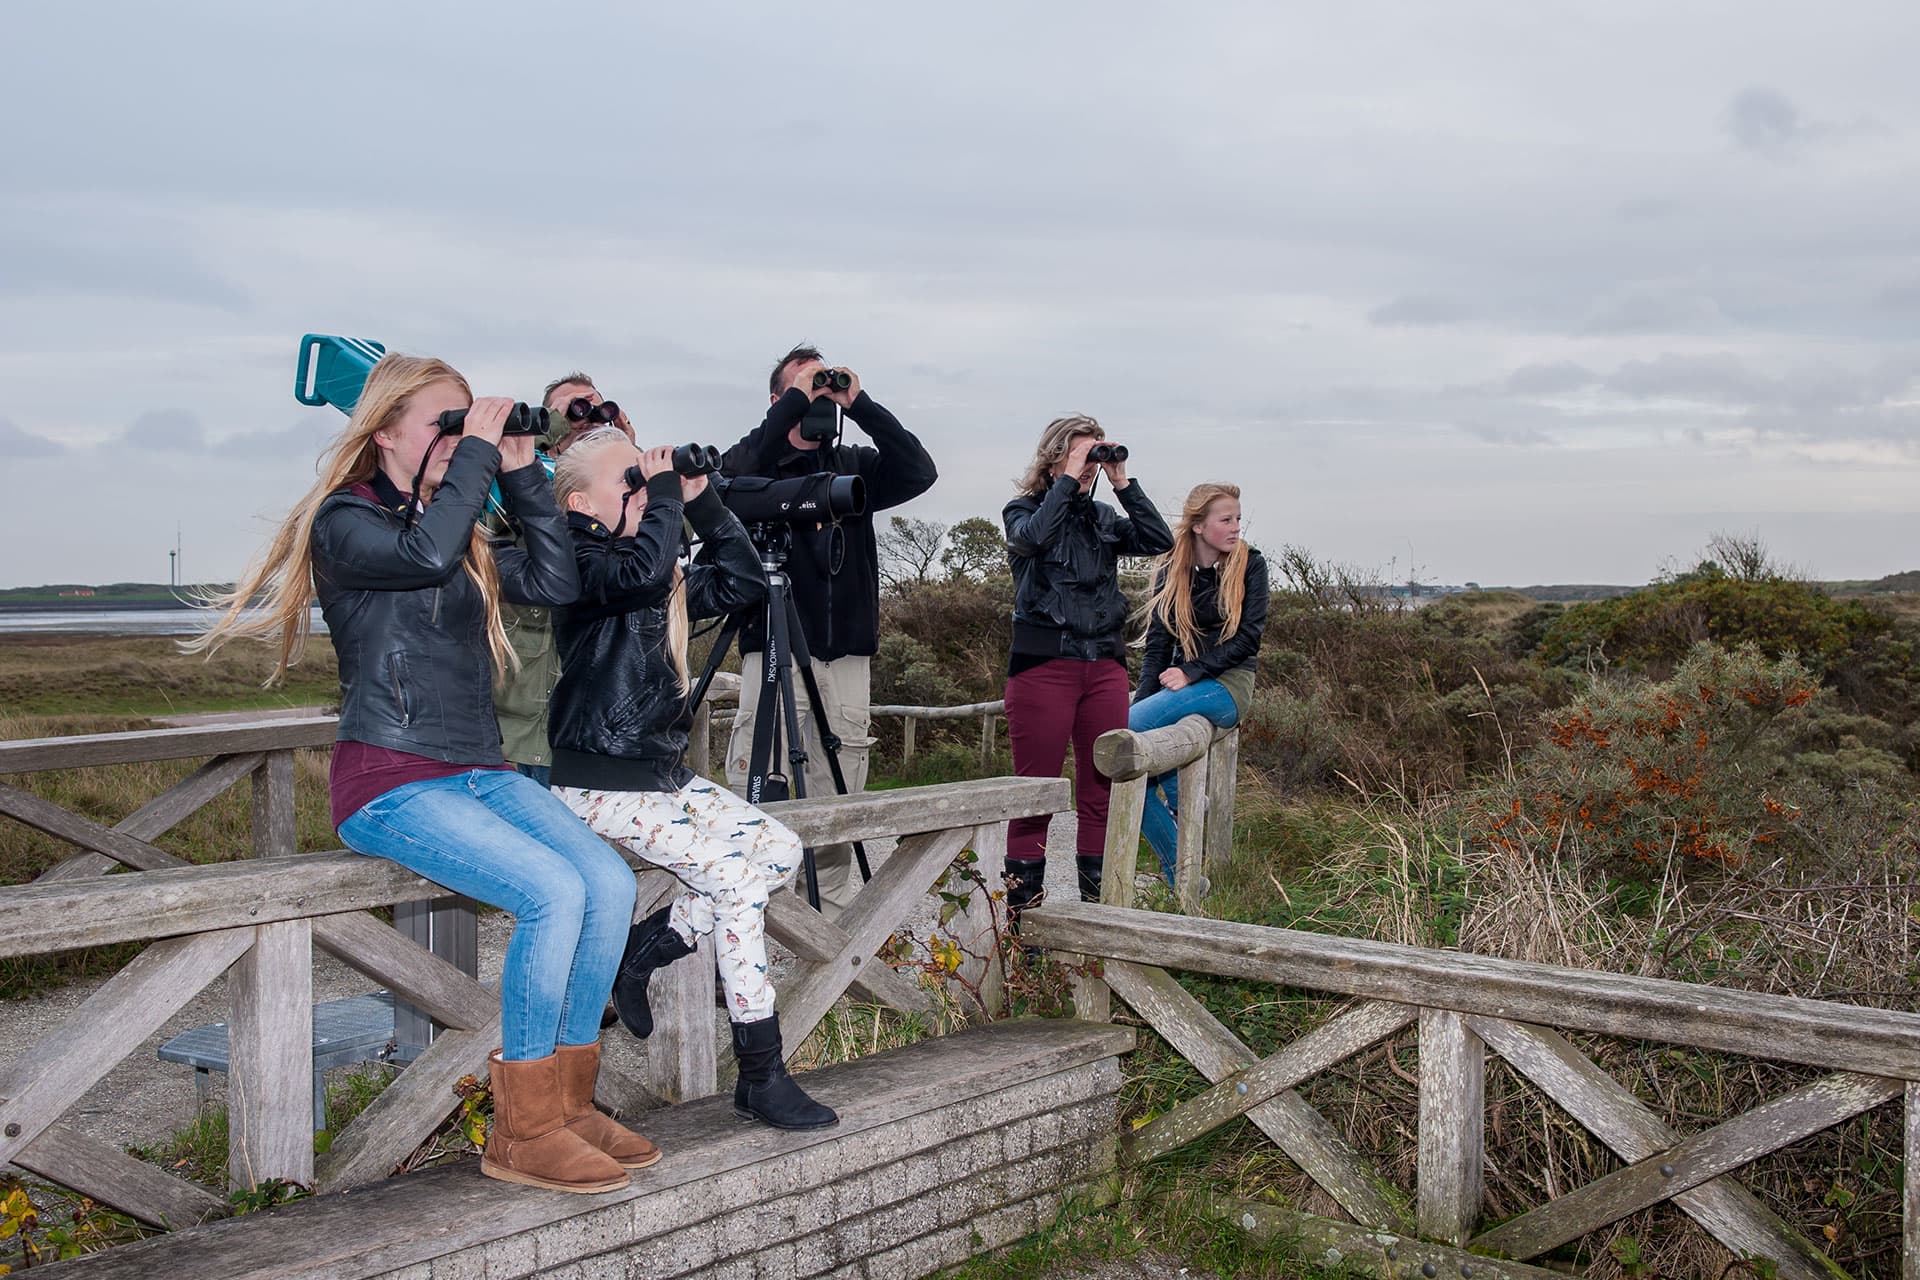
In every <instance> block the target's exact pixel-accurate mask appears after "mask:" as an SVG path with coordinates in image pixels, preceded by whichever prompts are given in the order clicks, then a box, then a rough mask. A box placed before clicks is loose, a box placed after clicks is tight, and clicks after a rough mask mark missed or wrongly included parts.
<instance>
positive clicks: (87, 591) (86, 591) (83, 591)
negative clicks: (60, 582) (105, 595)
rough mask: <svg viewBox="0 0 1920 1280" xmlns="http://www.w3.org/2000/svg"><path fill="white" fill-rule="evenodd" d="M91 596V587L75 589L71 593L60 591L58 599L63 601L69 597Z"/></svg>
mask: <svg viewBox="0 0 1920 1280" xmlns="http://www.w3.org/2000/svg"><path fill="white" fill-rule="evenodd" d="M92 594H93V588H92V587H75V588H74V589H73V590H71V591H62V592H61V593H60V598H61V599H62V600H65V599H67V598H69V597H71V596H90V595H92Z"/></svg>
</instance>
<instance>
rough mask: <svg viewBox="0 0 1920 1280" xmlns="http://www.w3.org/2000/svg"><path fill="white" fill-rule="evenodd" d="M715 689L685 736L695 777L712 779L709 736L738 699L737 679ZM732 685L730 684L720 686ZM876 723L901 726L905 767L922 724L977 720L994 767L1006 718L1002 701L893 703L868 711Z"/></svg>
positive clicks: (727, 721)
mask: <svg viewBox="0 0 1920 1280" xmlns="http://www.w3.org/2000/svg"><path fill="white" fill-rule="evenodd" d="M714 681H715V688H714V690H713V691H712V692H711V693H709V694H708V696H707V698H706V700H705V701H704V702H702V703H701V704H700V709H699V710H698V711H697V712H696V713H695V716H694V723H693V728H692V730H691V731H690V733H689V735H688V740H689V746H688V763H689V765H690V766H691V767H692V768H693V769H694V771H695V772H696V773H699V774H701V775H702V776H703V777H709V778H710V777H712V776H713V775H712V774H711V773H708V772H707V768H706V766H707V762H708V759H709V754H710V748H709V746H708V744H709V742H710V741H711V735H712V733H713V731H714V730H715V729H718V728H724V727H726V726H728V725H731V724H732V723H733V717H734V714H735V713H734V712H733V711H730V710H726V709H724V708H725V706H726V705H727V704H737V703H738V702H739V699H740V688H739V686H740V678H739V677H738V676H735V675H731V674H729V673H727V672H722V673H721V674H720V675H718V676H715V677H714ZM722 681H731V682H732V683H731V684H722V683H721V682H722ZM868 710H869V711H870V712H871V713H872V715H873V717H874V718H875V719H877V720H881V719H893V720H899V721H901V726H900V763H901V764H906V763H907V762H908V761H910V760H912V759H913V755H914V750H915V748H916V746H917V743H916V737H917V729H918V726H919V723H920V721H922V720H971V719H973V718H974V717H975V716H978V717H979V718H980V763H981V764H982V765H983V766H984V765H988V764H991V763H993V748H994V742H995V738H996V733H995V728H994V726H995V723H996V722H997V721H998V720H1000V719H1002V718H1004V717H1005V716H1006V714H1007V704H1006V702H1005V700H1004V699H995V700H994V701H992V702H967V703H962V704H960V705H959V706H953V707H916V706H906V705H901V704H895V703H880V704H877V705H875V706H873V707H870V708H868Z"/></svg>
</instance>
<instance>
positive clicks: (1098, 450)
mask: <svg viewBox="0 0 1920 1280" xmlns="http://www.w3.org/2000/svg"><path fill="white" fill-rule="evenodd" d="M1126 460H1127V446H1125V445H1123V444H1107V443H1105V442H1104V441H1103V442H1102V443H1100V444H1097V445H1095V446H1093V448H1091V449H1089V450H1087V461H1088V462H1125V461H1126Z"/></svg>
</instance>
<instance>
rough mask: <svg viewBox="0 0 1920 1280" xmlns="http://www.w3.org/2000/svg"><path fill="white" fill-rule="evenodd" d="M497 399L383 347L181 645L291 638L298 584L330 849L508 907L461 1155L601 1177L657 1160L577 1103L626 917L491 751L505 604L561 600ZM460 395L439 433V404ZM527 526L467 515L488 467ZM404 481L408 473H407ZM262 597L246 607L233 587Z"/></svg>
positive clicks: (549, 809)
mask: <svg viewBox="0 0 1920 1280" xmlns="http://www.w3.org/2000/svg"><path fill="white" fill-rule="evenodd" d="M512 410H513V402H512V401H510V400H502V399H483V400H477V401H476V400H474V399H473V396H472V393H471V392H470V391H469V390H468V387H467V382H466V380H465V379H464V378H462V377H461V376H460V375H459V374H458V373H457V372H455V371H454V370H453V369H452V368H451V367H450V366H448V365H447V364H445V363H443V362H441V361H439V360H432V359H426V358H422V357H418V356H401V355H389V356H386V357H385V358H383V359H382V360H381V361H380V362H379V363H378V364H376V365H375V366H374V367H373V369H372V371H371V373H370V374H369V375H368V377H367V380H366V385H365V387H364V389H363V390H362V391H361V393H360V398H359V402H358V403H357V404H356V405H355V407H354V410H353V415H352V417H351V418H350V419H349V420H348V422H347V425H346V428H345V429H344V430H343V431H342V432H341V434H340V436H339V438H338V439H336V440H335V441H334V443H333V445H332V446H331V447H330V448H329V449H328V451H327V452H326V454H325V455H323V457H322V459H321V466H320V473H321V478H320V480H319V482H318V483H317V484H315V485H314V487H313V488H312V489H311V490H309V491H308V493H307V495H306V497H305V498H303V499H302V500H301V501H300V503H299V505H298V506H296V507H295V508H294V509H293V512H292V514H290V515H289V516H288V517H287V518H286V520H285V521H283V522H282V524H281V526H280V529H279V532H278V533H277V534H276V536H275V537H274V540H273V542H272V544H271V545H270V547H269V548H268V550H267V551H266V553H265V554H264V555H263V556H261V557H260V558H259V559H258V560H256V561H255V562H254V563H253V564H252V565H251V566H250V567H249V568H248V570H247V572H246V574H245V575H244V576H243V577H242V579H241V581H240V582H239V584H238V585H237V586H236V587H235V588H234V589H233V590H232V591H231V592H229V593H227V594H226V595H225V596H223V597H221V598H220V601H219V603H220V604H221V605H222V606H223V608H224V612H223V613H222V614H221V616H220V617H219V618H218V620H217V621H216V622H215V623H214V624H213V625H212V626H211V627H210V628H209V629H208V630H207V631H205V632H204V633H202V634H201V635H200V636H199V637H197V638H196V640H195V641H194V642H193V644H192V646H191V647H193V648H195V649H198V650H200V651H202V652H212V651H213V650H214V649H216V648H218V647H219V646H220V645H222V644H223V643H225V642H226V641H227V640H229V639H232V638H233V637H235V636H252V637H256V638H261V639H269V638H271V639H277V640H278V642H279V645H280V661H279V665H278V666H277V668H276V670H275V676H276V677H278V676H280V675H284V674H285V671H286V669H287V667H288V666H289V665H291V664H292V663H293V662H295V661H297V660H298V658H299V654H300V650H301V648H302V645H303V643H304V641H305V639H306V633H307V627H308V618H309V615H310V611H311V607H312V604H313V601H314V599H315V598H316V596H317V597H318V599H319V602H320V608H321V611H322V613H323V614H324V615H325V616H326V620H327V626H328V628H329V629H330V630H331V632H332V637H333V644H334V648H335V650H336V651H337V653H338V655H339V663H340V727H339V742H338V745H337V746H336V747H335V748H334V753H333V765H332V774H331V778H330V781H329V788H330V791H331V796H332V803H333V820H334V825H335V826H336V827H337V828H338V830H339V833H340V838H341V839H342V840H343V841H345V842H346V844H347V846H348V847H349V848H352V849H355V850H357V851H359V852H361V853H364V854H370V855H372V856H375V857H381V858H387V859H390V860H391V861H394V862H397V863H399V864H400V865H401V866H404V867H406V868H407V869H409V870H411V871H414V872H416V873H418V874H419V875H421V876H424V877H425V878H426V879H428V880H431V881H433V882H434V883H436V884H439V885H443V886H445V887H446V888H447V889H448V890H449V891H450V892H452V893H458V894H464V895H466V896H468V897H472V898H477V899H479V900H480V901H481V902H485V903H489V904H491V905H494V906H497V907H500V908H502V909H503V910H505V911H508V912H511V913H512V914H513V916H514V930H513V938H512V941H511V942H509V943H508V946H507V954H506V963H505V968H504V970H503V972H502V974H501V980H500V1006H501V1009H500V1013H501V1032H500V1034H501V1047H500V1048H499V1049H497V1050H495V1051H494V1053H493V1055H492V1056H491V1058H490V1059H489V1066H490V1075H491V1076H492V1082H493V1099H494V1115H493V1127H492V1130H491V1132H490V1134H489V1137H488V1141H487V1144H486V1150H485V1152H484V1153H483V1155H482V1157H481V1162H480V1169H481V1172H482V1173H484V1174H486V1175H488V1176H489V1177H494V1178H500V1179H503V1180H506V1181H509V1182H522V1183H530V1184H532V1185H534V1186H539V1187H547V1188H550V1189H553V1190H556V1191H574V1192H600V1191H614V1190H618V1189H619V1188H621V1187H624V1186H626V1185H627V1181H628V1176H627V1170H628V1169H637V1168H644V1167H646V1166H647V1165H650V1164H653V1163H654V1162H655V1161H657V1160H658V1159H659V1158H660V1152H659V1149H658V1148H657V1147H655V1146H654V1145H653V1144H652V1143H651V1142H649V1141H648V1140H647V1139H645V1138H643V1137H641V1136H640V1135H639V1134H637V1133H633V1132H632V1131H630V1130H628V1129H626V1128H624V1127H622V1126H621V1125H618V1124H616V1123H614V1122H613V1121H612V1120H610V1119H608V1118H607V1117H606V1116H603V1115H601V1114H600V1113H599V1112H598V1111H596V1110H595V1109H594V1106H593V1086H594V1080H595V1078H596V1076H597V1075H598V1073H599V1066H600V1044H599V1039H600V1013H601V1010H602V1009H603V1008H604V1007H605V1005H606V999H607V992H608V989H609V988H610V987H611V986H612V983H613V977H614V971H615V969H616V968H617V967H618V965H619V962H620V951H621V944H622V939H623V937H624V936H625V933H626V930H627V926H628V924H629V923H630V922H631V921H632V919H633V899H634V880H633V873H632V871H631V870H630V869H629V868H628V867H627V865H626V863H625V862H624V861H623V860H622V859H621V858H620V856H619V855H618V854H617V853H615V852H614V851H613V850H612V849H609V848H608V847H607V846H606V845H605V844H604V843H603V842H602V841H601V840H599V839H598V838H597V837H596V836H595V835H594V834H593V832H591V831H589V830H588V829H587V827H586V826H585V824H583V823H582V822H580V820H579V819H578V818H576V817H575V816H574V815H573V814H572V813H570V812H569V811H568V810H567V807H566V806H565V805H563V804H562V803H561V802H560V801H559V800H558V799H557V798H556V797H555V796H553V795H552V793H550V792H549V791H547V789H546V788H544V787H542V786H540V785H539V784H538V783H537V782H534V781H533V780H532V779H531V778H528V777H526V776H524V775H522V774H520V773H517V772H515V771H514V770H513V769H512V768H510V767H509V766H508V765H507V764H506V762H505V761H504V760H503V759H502V758H501V750H500V729H499V725H498V723H497V721H496V720H495V717H494V712H493V702H492V698H491V690H492V686H493V684H494V682H495V680H496V678H497V677H498V676H499V675H500V674H501V673H502V672H504V671H506V670H507V669H509V668H510V667H511V666H512V665H513V661H514V658H513V653H512V650H511V649H510V648H509V646H508V643H507V637H506V633H505V632H504V630H503V629H502V626H501V618H500V608H501V602H502V601H503V600H504V601H511V602H513V603H516V604H524V605H544V606H555V605H566V604H571V603H572V602H573V599H574V597H575V595H576V594H577V593H578V591H579V576H578V572H577V570H576V569H575V567H574V559H573V556H572V554H571V553H570V549H569V548H568V545H567V533H566V526H565V523H564V521H563V520H562V519H561V516H560V513H559V511H558V510H557V509H556V508H555V506H554V501H553V495H552V492H551V490H550V489H549V488H548V485H547V480H546V474H545V472H544V471H543V470H542V469H541V467H540V466H538V465H537V463H536V462H535V459H534V441H533V437H532V436H529V435H521V436H503V430H504V428H505V427H506V425H507V418H508V415H509V414H510V413H511V412H512ZM449 412H458V413H462V414H463V415H464V422H463V423H462V431H461V433H460V434H458V435H455V434H453V433H451V432H449V431H448V430H447V429H446V428H445V427H444V426H443V424H442V423H441V420H440V419H441V415H442V414H443V413H449ZM495 479H497V480H498V482H499V487H500V491H501V494H502V495H503V497H504V498H505V501H506V504H507V505H508V506H509V507H510V508H511V509H512V511H513V514H514V516H515V518H516V520H517V521H518V523H519V525H520V528H521V530H522V531H523V540H524V543H525V546H524V548H521V547H515V546H510V545H508V546H496V545H495V544H494V543H493V542H491V541H490V540H489V539H488V538H487V537H486V535H485V534H484V533H483V532H482V531H481V530H480V529H479V528H478V527H477V522H478V520H479V518H480V514H481V511H482V508H483V507H484V505H485V503H486V501H487V491H488V485H489V483H490V482H492V481H494V480H495ZM416 486H417V488H416ZM263 596H264V597H265V599H266V601H267V603H266V606H265V607H264V608H262V609H260V610H259V611H258V612H255V611H253V610H252V609H251V605H252V603H253V601H254V600H255V599H256V598H259V597H263Z"/></svg>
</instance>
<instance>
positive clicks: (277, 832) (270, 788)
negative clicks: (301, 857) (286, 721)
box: [253, 751, 299, 858]
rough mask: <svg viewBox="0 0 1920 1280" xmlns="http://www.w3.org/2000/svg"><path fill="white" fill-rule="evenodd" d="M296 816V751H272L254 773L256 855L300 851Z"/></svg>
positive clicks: (258, 856) (264, 855)
mask: <svg viewBox="0 0 1920 1280" xmlns="http://www.w3.org/2000/svg"><path fill="white" fill-rule="evenodd" d="M298 849H299V846H298V843H297V840H296V837H295V834H294V816H293V752H291V751H270V752H268V753H267V758H266V761H265V763H263V764H262V765H261V766H260V767H259V768H258V769H256V770H254V772H253V856H254V857H256V858H280V857H285V856H286V855H287V854H290V853H295V852H298Z"/></svg>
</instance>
